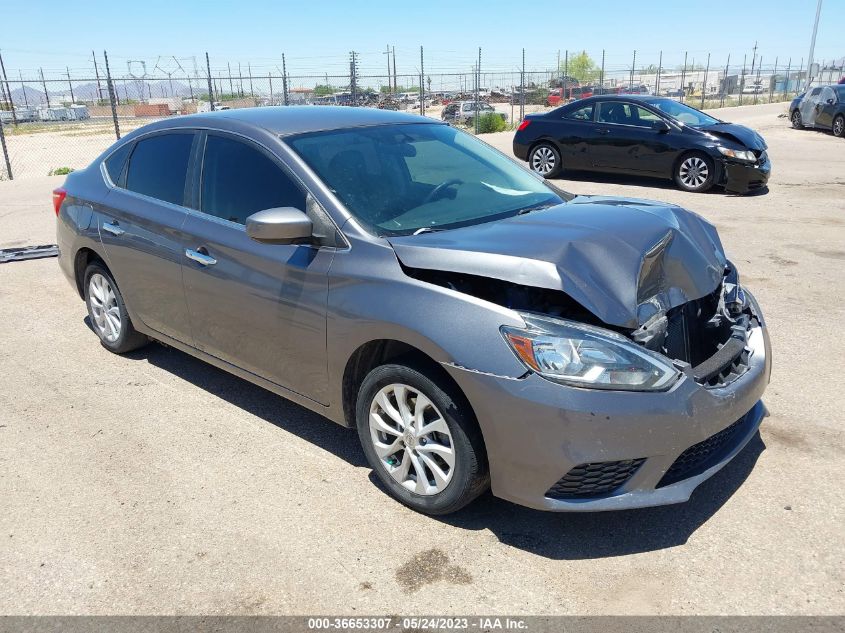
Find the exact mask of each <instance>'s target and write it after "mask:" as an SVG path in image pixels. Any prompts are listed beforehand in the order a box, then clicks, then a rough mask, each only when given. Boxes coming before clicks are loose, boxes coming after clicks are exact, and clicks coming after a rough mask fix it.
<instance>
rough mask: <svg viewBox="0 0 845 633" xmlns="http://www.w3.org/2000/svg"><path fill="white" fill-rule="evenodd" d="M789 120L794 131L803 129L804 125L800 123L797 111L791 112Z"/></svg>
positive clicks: (799, 115)
mask: <svg viewBox="0 0 845 633" xmlns="http://www.w3.org/2000/svg"><path fill="white" fill-rule="evenodd" d="M789 120H790V121H792V127H793V128H794V129H796V130H801V129H804V124H803V123H802V122H801V113H800V112H799V111H798V110H794V111H793V112H792V116H790V117H789Z"/></svg>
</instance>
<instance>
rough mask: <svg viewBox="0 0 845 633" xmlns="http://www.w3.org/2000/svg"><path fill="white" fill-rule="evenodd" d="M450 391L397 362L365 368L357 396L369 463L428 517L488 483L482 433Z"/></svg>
mask: <svg viewBox="0 0 845 633" xmlns="http://www.w3.org/2000/svg"><path fill="white" fill-rule="evenodd" d="M441 382H442V381H441ZM451 391H452V389H450V388H449V387H448V386H446V387H445V388H443V387H441V386H440V385H439V384H437V383H436V382H435V381H433V380H432V379H431V378H429V377H428V376H427V375H426V374H425V373H423V371H421V370H419V369H416V368H414V367H410V366H405V365H395V364H393V365H382V366H381V367H377V368H376V369H374V370H373V371H371V372H370V373H369V374H368V375H367V377H366V378H365V379H364V382H363V383H362V384H361V388H360V390H359V391H358V402H357V406H356V423H357V426H358V436H359V438H360V440H361V445H362V446H363V448H364V454H365V455H366V456H367V461H368V462H369V463H370V466H371V467H372V468H373V470H374V471H375V473H376V475H377V476H378V478H379V480H381V482H382V483H383V484H384V485H385V486H386V488H387V491H388V492H389V493H390V495H391V496H393V497H394V498H395V499H397V500H398V501H400V502H401V503H403V504H405V505H407V506H408V507H410V508H412V509H414V510H417V511H418V512H423V513H426V514H432V515H441V514H449V513H451V512H455V511H456V510H459V509H461V508H462V507H464V506H465V505H467V504H468V503H470V502H471V501H472V500H473V499H475V498H476V497H477V496H478V495H480V494H481V493H482V492H484V491H485V490H486V489H487V486H488V483H489V476H488V474H487V461H486V456H485V452H484V443H483V441H482V439H481V432H480V430H479V429H478V425H477V424H476V422H475V419H474V417H473V415H472V412H471V411H469V410H468V409H469V405H468V404H466V403H465V401H464V400H463V398H460V397H457V396H456V395H452V394H451V393H450V392H451Z"/></svg>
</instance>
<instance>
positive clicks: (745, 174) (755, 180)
mask: <svg viewBox="0 0 845 633" xmlns="http://www.w3.org/2000/svg"><path fill="white" fill-rule="evenodd" d="M771 172H772V163H771V162H770V161H769V156H768V153H767V152H765V151H764V152H763V153H762V154H761V155H760V158H759V159H758V160H757V162H756V163H753V164H749V163H741V162H738V161H731V160H723V161H722V169H721V174H722V175H721V179H720V181H719V184H721V185H723V186H724V188H725V191H726V192H728V193H737V194H744V193H749V192H751V191H756V190H758V189H762V188H763V187H765V186H766V183H768V182H769V176H770V175H771Z"/></svg>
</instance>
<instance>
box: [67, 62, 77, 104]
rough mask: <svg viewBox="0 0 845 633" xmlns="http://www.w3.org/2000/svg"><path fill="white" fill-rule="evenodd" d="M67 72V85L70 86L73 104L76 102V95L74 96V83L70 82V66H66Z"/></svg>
mask: <svg viewBox="0 0 845 633" xmlns="http://www.w3.org/2000/svg"><path fill="white" fill-rule="evenodd" d="M65 72H66V73H67V87H68V88H70V103H71V105H73V104H74V103H76V97H74V96H73V84H72V83H71V82H70V68H68V67H67V66H65Z"/></svg>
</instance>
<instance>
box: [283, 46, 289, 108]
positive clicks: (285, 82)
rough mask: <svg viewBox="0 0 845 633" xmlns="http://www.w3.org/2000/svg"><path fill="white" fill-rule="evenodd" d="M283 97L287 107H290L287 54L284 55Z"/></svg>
mask: <svg viewBox="0 0 845 633" xmlns="http://www.w3.org/2000/svg"><path fill="white" fill-rule="evenodd" d="M282 97H283V98H284V103H285V105H288V69H287V67H286V66H285V54H284V53H282Z"/></svg>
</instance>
